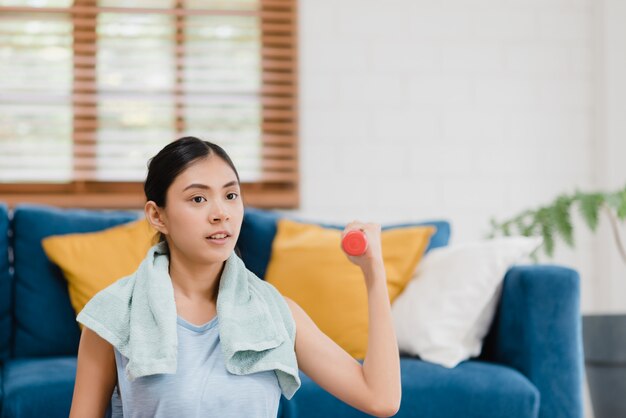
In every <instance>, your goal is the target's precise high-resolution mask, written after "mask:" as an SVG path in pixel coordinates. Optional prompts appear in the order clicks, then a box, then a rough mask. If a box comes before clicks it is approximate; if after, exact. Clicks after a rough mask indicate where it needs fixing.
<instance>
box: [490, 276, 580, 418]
mask: <svg viewBox="0 0 626 418" xmlns="http://www.w3.org/2000/svg"><path fill="white" fill-rule="evenodd" d="M582 347H583V346H582V334H581V316H580V277H579V275H578V273H577V272H576V271H575V270H572V269H570V268H567V267H562V266H557V265H523V266H521V265H520V266H514V267H512V268H511V269H510V270H509V271H508V272H507V274H506V276H505V278H504V284H503V288H502V297H501V299H500V304H499V307H498V310H497V314H496V316H495V318H494V322H493V325H492V329H491V331H490V334H489V335H488V337H487V339H486V340H485V349H486V353H485V356H484V357H485V358H486V359H487V360H489V361H494V362H496V363H501V364H505V365H508V366H511V367H513V368H515V369H517V370H518V371H520V372H521V373H522V374H524V375H525V376H526V377H527V378H528V379H529V380H530V381H531V382H532V383H533V384H534V385H535V386H536V387H537V389H538V390H539V393H540V409H539V416H540V417H542V418H548V417H549V418H556V417H570V418H576V417H582V416H583V400H582V399H583V398H582V396H583V377H584V373H583V372H584V369H583V367H584V366H583V364H584V363H583V361H584V360H583V348H582ZM481 357H483V356H482V355H481Z"/></svg>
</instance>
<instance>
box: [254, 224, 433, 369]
mask: <svg viewBox="0 0 626 418" xmlns="http://www.w3.org/2000/svg"><path fill="white" fill-rule="evenodd" d="M341 232H342V231H340V230H337V229H334V228H324V227H321V226H319V225H313V224H307V223H301V222H294V221H292V220H289V219H281V220H280V221H278V232H277V234H276V237H275V238H274V242H273V243H272V257H271V259H270V262H269V264H268V266H267V271H266V273H265V279H266V280H267V282H268V283H271V284H272V285H274V287H276V289H277V290H278V291H279V292H280V293H281V294H282V295H283V296H285V297H289V298H291V299H293V300H294V301H295V302H296V303H298V305H300V307H302V309H304V310H305V311H306V312H307V314H308V315H309V316H310V317H311V319H312V320H313V321H314V322H315V324H317V326H318V327H319V328H320V330H321V331H322V332H323V333H324V334H326V335H327V336H328V337H330V338H331V339H332V340H333V341H335V342H336V343H337V344H338V345H339V346H341V347H342V348H343V349H344V350H345V351H347V352H348V354H350V355H351V356H352V357H354V358H361V359H362V358H365V353H366V352H367V342H368V297H367V286H366V283H365V281H364V280H363V272H362V271H361V269H360V268H359V267H358V266H356V265H354V264H353V263H352V262H351V261H350V260H348V258H347V256H346V254H345V252H344V251H343V250H342V249H341V244H340V243H341ZM434 233H435V228H434V227H432V226H413V227H407V228H397V229H393V230H386V231H382V233H381V234H380V235H381V236H380V241H381V242H380V245H381V246H382V248H383V252H382V258H383V262H384V267H385V271H386V283H385V284H386V286H387V290H388V293H389V300H390V302H391V303H393V300H394V299H395V298H396V297H397V296H398V294H400V292H402V289H404V287H405V286H406V284H407V282H408V281H409V279H410V278H411V275H412V273H413V271H414V270H415V266H416V265H417V264H418V263H419V262H420V259H421V258H422V256H423V254H424V252H425V250H426V247H427V246H428V242H429V240H430V237H431V236H432V235H433V234H434Z"/></svg>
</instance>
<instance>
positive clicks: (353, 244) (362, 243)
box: [341, 230, 367, 256]
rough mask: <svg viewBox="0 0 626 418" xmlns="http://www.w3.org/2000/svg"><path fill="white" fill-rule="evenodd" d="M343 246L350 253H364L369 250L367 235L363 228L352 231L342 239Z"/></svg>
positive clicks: (356, 254) (355, 254)
mask: <svg viewBox="0 0 626 418" xmlns="http://www.w3.org/2000/svg"><path fill="white" fill-rule="evenodd" d="M341 246H342V248H343V250H344V251H345V252H346V253H348V254H349V255H353V256H359V255H362V254H364V253H365V251H367V236H366V235H365V232H363V231H361V230H354V231H350V232H348V233H347V234H346V235H345V236H344V237H343V239H342V240H341Z"/></svg>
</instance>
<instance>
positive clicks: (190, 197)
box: [70, 137, 401, 418]
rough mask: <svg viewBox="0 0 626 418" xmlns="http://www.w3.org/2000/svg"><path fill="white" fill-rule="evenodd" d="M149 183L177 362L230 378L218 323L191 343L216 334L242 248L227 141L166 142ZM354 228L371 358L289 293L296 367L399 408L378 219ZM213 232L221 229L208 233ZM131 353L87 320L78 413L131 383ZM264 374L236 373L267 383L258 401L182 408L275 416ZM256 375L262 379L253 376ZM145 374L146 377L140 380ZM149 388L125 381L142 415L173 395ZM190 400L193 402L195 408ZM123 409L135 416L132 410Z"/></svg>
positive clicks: (151, 380)
mask: <svg viewBox="0 0 626 418" xmlns="http://www.w3.org/2000/svg"><path fill="white" fill-rule="evenodd" d="M144 191H145V194H146V199H147V203H146V204H145V208H144V211H145V215H146V218H147V219H148V221H149V222H150V224H151V225H152V226H153V227H154V228H155V229H156V230H157V231H159V235H160V240H161V241H166V243H167V247H168V249H169V275H170V278H171V282H172V287H173V290H174V296H175V305H176V313H177V316H178V323H177V324H178V325H177V326H178V328H177V332H178V334H179V346H178V353H179V354H178V355H179V358H180V359H181V360H180V361H179V364H180V363H181V362H182V361H184V362H190V364H191V363H193V364H194V365H193V369H194V370H195V371H198V370H199V369H203V368H206V369H207V370H204V371H203V370H200V371H202V372H204V373H221V374H222V375H223V378H224V379H226V378H229V376H227V373H226V372H225V370H224V366H223V364H221V363H220V361H219V360H220V359H219V356H217V355H214V354H215V352H216V347H217V345H219V339H217V338H216V336H217V333H216V332H213V337H212V338H213V340H211V341H210V342H207V343H204V342H203V343H202V344H200V345H198V344H196V345H195V346H194V345H193V344H194V341H198V340H197V338H204V337H199V335H201V334H202V335H204V334H207V333H208V334H210V332H211V328H213V331H215V330H214V328H215V327H216V326H217V320H218V318H217V310H216V302H217V297H218V289H219V281H220V277H221V273H222V269H223V267H224V263H225V260H227V259H228V258H229V256H230V254H231V253H232V252H233V251H235V250H236V248H235V244H236V242H237V238H238V236H239V232H240V229H241V224H242V220H243V214H244V205H243V201H242V199H241V192H240V182H239V175H238V173H237V170H236V169H235V166H234V165H233V163H232V161H231V159H230V158H229V157H228V155H227V154H226V152H225V151H224V150H223V149H222V148H220V147H219V146H217V145H215V144H212V143H210V142H206V141H201V140H199V139H197V138H194V137H185V138H181V139H179V140H176V141H174V142H172V143H170V144H168V145H167V146H165V147H164V148H163V149H162V150H161V151H160V152H159V153H158V154H157V155H156V156H155V157H154V158H152V159H151V160H150V162H149V170H148V175H147V178H146V181H145V185H144ZM354 229H360V230H362V231H363V232H365V234H366V235H367V239H368V242H369V245H368V248H367V251H366V253H365V254H363V255H361V256H349V255H347V254H346V256H347V257H348V259H349V260H350V261H351V262H352V263H354V264H356V265H357V266H359V267H360V268H361V270H362V272H363V278H364V280H365V283H366V286H367V291H368V304H369V336H368V350H367V355H366V358H365V360H364V362H363V364H362V365H361V364H360V363H359V362H358V361H356V360H355V359H354V358H352V356H350V355H349V354H348V353H347V352H346V351H344V350H343V349H342V348H341V347H340V346H338V345H337V344H336V343H335V342H334V341H332V340H331V339H330V338H329V337H328V336H326V335H325V334H324V333H323V332H321V331H320V329H319V328H318V327H317V326H316V325H315V323H314V322H313V321H312V320H311V318H310V317H309V316H308V315H307V314H306V312H305V311H304V310H303V309H302V308H301V307H300V306H298V304H296V303H295V302H294V301H293V300H291V299H289V298H286V297H285V298H284V299H285V300H286V302H287V304H288V306H289V308H290V310H291V314H292V316H293V319H294V321H295V324H296V329H297V332H296V337H295V347H294V350H295V355H296V358H297V364H298V368H299V369H300V370H301V371H302V372H303V373H304V374H306V375H307V376H308V377H310V378H311V379H312V380H314V381H315V382H316V383H317V384H319V385H320V386H321V387H322V388H323V389H325V390H326V391H328V392H329V393H331V394H332V395H334V396H335V397H337V398H338V399H340V400H342V401H343V402H345V403H347V404H349V405H351V406H353V407H355V408H357V409H359V410H361V411H363V412H365V413H368V414H371V415H375V416H392V415H394V414H395V413H396V412H397V411H398V409H399V407H400V400H401V383H400V358H399V352H398V347H397V343H396V336H395V332H394V329H393V322H392V317H391V306H390V303H389V296H388V292H387V284H386V273H385V269H384V265H383V261H382V250H381V244H380V230H381V228H380V225H378V224H373V223H360V222H351V223H350V224H348V225H347V226H346V227H345V229H344V231H343V232H342V237H343V235H345V234H346V233H348V232H349V231H351V230H354ZM207 233H208V234H210V235H211V236H213V238H211V239H208V238H207ZM218 233H220V234H226V237H225V238H220V236H223V235H217V238H216V237H215V235H216V234H218ZM208 334H207V335H208ZM194 338H196V340H194ZM202 341H204V340H202ZM204 347H206V348H204ZM124 360H125V359H124V358H123V356H121V355H120V354H119V352H117V351H116V349H115V348H114V347H113V346H112V345H111V344H110V343H109V342H107V341H106V340H105V339H103V338H102V337H100V336H99V335H98V334H96V333H95V332H94V331H92V330H90V329H89V328H87V327H85V328H84V329H83V332H82V336H81V340H80V346H79V350H78V365H77V372H76V383H75V387H74V395H73V400H72V407H71V412H70V417H76V418H84V417H102V416H103V415H104V414H105V412H106V410H107V408H108V406H109V404H110V401H111V398H112V395H113V392H114V389H115V387H116V384H117V385H118V387H120V386H121V387H123V388H124V387H130V386H128V385H126V384H124V385H119V384H118V378H119V379H125V377H124V374H123V368H122V366H123V363H124ZM222 363H223V361H222ZM184 370H185V369H184V367H183V368H179V369H178V370H177V373H176V374H184V373H185V371H184ZM187 370H188V369H187ZM256 375H263V376H255V374H251V375H247V376H237V377H238V378H239V379H243V380H240V382H241V384H244V385H245V384H248V383H250V384H256V385H260V386H257V388H263V389H259V390H256V391H250V392H249V393H253V394H254V396H256V397H257V398H264V399H260V400H259V399H254V400H253V399H251V400H250V405H254V406H251V407H252V408H254V411H252V410H250V409H249V408H250V406H246V405H224V404H222V405H221V406H219V407H220V408H223V409H222V410H221V411H216V410H215V409H214V408H215V404H214V405H212V406H211V407H210V408H211V410H206V409H203V406H202V402H201V401H200V400H197V399H189V400H183V401H181V402H182V403H180V405H183V406H182V407H181V408H182V410H179V413H178V414H177V415H178V416H196V415H195V414H198V415H197V416H216V417H217V416H236V414H237V412H236V411H242V410H245V411H247V412H248V413H246V414H245V415H246V416H264V417H275V416H276V414H277V411H278V402H279V399H280V391H279V390H278V389H277V383H276V376H275V375H274V374H273V373H269V374H268V373H265V372H263V373H256ZM147 377H148V379H146V378H143V381H142V383H141V384H143V385H155V386H157V385H162V384H164V383H163V382H164V381H163V379H179V380H169V381H170V382H180V383H176V384H180V385H185V384H187V383H186V382H188V381H189V380H187V379H186V377H185V376H184V375H183V376H172V375H153V376H147ZM253 379H256V380H255V381H254V383H253V382H252V380H253ZM139 380H142V379H137V380H136V381H135V382H137V381H139ZM259 382H260V383H259ZM224 387H226V386H224ZM143 389H144V390H145V393H148V395H146V394H145V393H140V394H139V395H137V393H134V394H133V393H124V389H123V390H122V392H121V393H120V394H119V395H121V398H124V396H128V397H129V398H128V399H127V400H126V401H127V402H128V401H132V402H135V403H136V404H134V405H132V416H143V415H142V410H143V411H144V412H143V413H144V414H145V411H146V410H147V409H149V407H150V405H149V404H150V403H151V402H161V403H167V402H168V400H167V399H163V398H160V399H156V400H155V399H152V398H150V396H149V393H150V390H151V388H150V387H148V388H145V387H144V388H143ZM212 390H214V391H215V393H214V394H213V395H214V397H215V398H216V399H219V398H220V393H219V387H218V388H215V389H212ZM163 393H164V394H165V395H162V396H165V397H167V391H166V392H163ZM225 395H226V394H223V396H225ZM246 396H253V395H252V394H249V395H246ZM179 401H180V400H179ZM259 405H261V406H259ZM263 405H265V406H263ZM144 407H145V408H144ZM205 408H207V407H206V406H205ZM229 408H233V409H229ZM244 408H245V409H244ZM192 410H193V411H195V412H194V413H192V412H190V411H192ZM124 414H125V416H128V411H124Z"/></svg>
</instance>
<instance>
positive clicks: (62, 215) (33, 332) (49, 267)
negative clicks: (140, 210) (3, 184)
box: [12, 205, 138, 357]
mask: <svg viewBox="0 0 626 418" xmlns="http://www.w3.org/2000/svg"><path fill="white" fill-rule="evenodd" d="M137 217H138V214H137V213H136V212H130V211H95V210H86V209H59V208H54V207H48V206H39V205H18V206H16V207H15V211H14V214H13V219H12V226H13V228H12V229H13V234H14V238H13V239H14V254H15V276H14V280H15V299H14V306H15V308H14V309H15V321H16V322H15V331H14V334H15V338H14V341H13V350H14V351H13V355H14V357H33V356H59V355H72V354H74V355H75V354H76V353H77V352H78V341H79V338H80V331H79V328H78V325H77V323H76V314H75V312H74V310H73V309H72V305H71V303H70V299H69V295H68V291H67V282H66V281H65V279H64V277H63V274H62V273H61V270H60V269H59V268H58V267H57V266H55V265H54V264H53V263H52V262H50V260H49V259H48V258H47V257H46V255H45V253H44V251H43V247H42V244H41V240H42V239H43V238H45V237H47V236H50V235H61V234H69V233H75V232H94V231H99V230H102V229H105V228H109V227H112V226H115V225H119V224H121V223H126V222H130V221H132V220H134V219H137Z"/></svg>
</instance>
